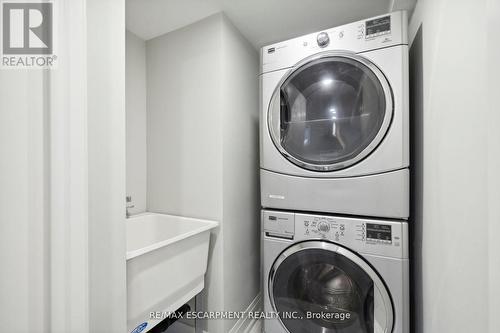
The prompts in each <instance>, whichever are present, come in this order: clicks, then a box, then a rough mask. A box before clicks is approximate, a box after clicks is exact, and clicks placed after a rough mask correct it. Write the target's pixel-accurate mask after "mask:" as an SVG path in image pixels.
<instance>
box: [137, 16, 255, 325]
mask: <svg viewBox="0 0 500 333" xmlns="http://www.w3.org/2000/svg"><path fill="white" fill-rule="evenodd" d="M146 49H147V52H146V53H147V103H148V106H147V110H148V111H147V112H148V130H147V132H148V134H147V138H148V142H147V146H148V163H147V165H148V166H147V169H148V177H147V178H148V186H147V193H148V199H147V200H148V210H150V211H154V212H162V213H168V214H175V215H184V216H194V217H201V218H208V219H214V220H217V221H220V223H221V226H220V228H219V230H218V231H217V232H215V233H213V235H212V239H211V249H210V252H211V254H210V259H209V267H208V273H207V275H206V287H205V290H204V291H203V292H202V295H200V297H198V302H197V305H198V310H209V311H216V310H230V311H243V310H245V309H246V308H247V307H248V305H249V304H250V303H251V301H252V300H253V299H254V297H255V296H256V295H257V294H258V292H259V281H260V277H259V241H258V231H259V228H260V223H259V218H258V212H259V200H258V173H257V172H258V154H257V149H258V142H257V133H258V129H257V123H258V120H257V118H258V104H257V103H258V81H257V73H258V54H257V51H256V50H255V49H253V48H252V47H251V46H250V45H249V43H248V42H247V41H246V40H245V39H244V38H243V37H242V36H241V35H240V34H239V32H238V31H237V30H236V29H235V28H234V27H233V26H232V24H231V23H230V22H229V21H228V20H227V19H226V18H225V17H224V16H223V15H222V14H216V15H213V16H211V17H208V18H206V19H204V20H202V21H199V22H196V23H194V24H192V25H189V26H187V27H185V28H182V29H179V30H176V31H174V32H171V33H168V34H165V35H163V36H160V37H157V38H154V39H152V40H149V41H147V42H146ZM233 324H234V321H222V320H221V321H215V320H210V321H205V322H202V321H198V325H197V329H199V330H200V332H201V330H205V331H208V332H210V333H216V332H217V333H221V332H227V331H229V329H230V328H231V327H232V325H233Z"/></svg>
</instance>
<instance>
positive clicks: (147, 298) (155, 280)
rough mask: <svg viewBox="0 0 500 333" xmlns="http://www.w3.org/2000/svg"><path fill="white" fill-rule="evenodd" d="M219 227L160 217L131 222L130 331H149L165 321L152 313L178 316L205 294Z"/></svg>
mask: <svg viewBox="0 0 500 333" xmlns="http://www.w3.org/2000/svg"><path fill="white" fill-rule="evenodd" d="M217 226H218V222H214V221H208V220H201V219H194V218H187V217H180V216H173V215H165V214H156V213H144V214H140V215H136V216H133V217H130V218H128V219H127V228H126V229H127V328H128V332H134V331H135V332H139V331H140V332H147V331H148V330H150V329H151V328H153V327H154V326H155V325H156V324H158V323H159V322H160V320H158V319H151V318H150V312H170V311H175V310H177V309H178V308H179V307H181V306H182V305H183V304H184V303H186V302H187V301H189V300H190V299H191V298H193V297H194V296H195V295H196V294H198V293H199V292H200V291H201V290H202V289H203V287H204V277H205V272H206V270H207V259H208V249H209V242H210V230H211V229H213V228H216V227H217ZM136 329H137V330H136Z"/></svg>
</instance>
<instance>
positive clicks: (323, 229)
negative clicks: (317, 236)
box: [318, 222, 330, 232]
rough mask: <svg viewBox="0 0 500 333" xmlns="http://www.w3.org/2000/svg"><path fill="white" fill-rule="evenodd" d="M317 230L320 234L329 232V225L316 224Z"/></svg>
mask: <svg viewBox="0 0 500 333" xmlns="http://www.w3.org/2000/svg"><path fill="white" fill-rule="evenodd" d="M318 230H319V231H321V232H329V231H330V225H329V224H328V223H324V222H321V223H320V224H318Z"/></svg>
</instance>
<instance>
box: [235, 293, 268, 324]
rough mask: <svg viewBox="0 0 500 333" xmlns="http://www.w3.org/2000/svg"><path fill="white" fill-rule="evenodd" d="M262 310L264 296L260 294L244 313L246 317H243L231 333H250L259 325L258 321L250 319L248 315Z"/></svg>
mask: <svg viewBox="0 0 500 333" xmlns="http://www.w3.org/2000/svg"><path fill="white" fill-rule="evenodd" d="M261 309H262V294H261V293H259V294H258V295H257V296H255V298H254V299H253V301H252V303H250V305H248V307H247V309H246V310H245V311H244V313H245V315H244V316H242V317H241V318H240V319H238V321H237V322H236V324H234V326H233V327H232V328H231V329H230V330H229V333H249V332H251V331H252V328H253V327H254V326H255V324H257V322H258V320H257V319H255V318H249V317H248V313H250V312H255V311H261Z"/></svg>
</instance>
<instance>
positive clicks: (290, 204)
mask: <svg viewBox="0 0 500 333" xmlns="http://www.w3.org/2000/svg"><path fill="white" fill-rule="evenodd" d="M260 86H261V104H260V108H261V112H260V116H261V122H260V124H261V125H260V151H261V155H260V176H261V205H262V215H261V216H262V263H263V267H262V273H263V299H264V310H265V311H266V312H269V313H270V312H275V313H277V314H278V316H277V317H275V318H272V319H267V320H265V322H264V328H263V329H264V332H265V333H302V332H309V333H316V332H317V333H320V332H321V333H334V332H339V333H375V332H376V333H408V332H409V276H408V275H409V262H408V241H409V239H408V223H407V221H408V216H409V191H410V189H409V111H408V103H409V96H408V38H407V15H406V12H393V13H390V14H386V15H381V16H377V17H374V18H370V19H366V20H362V21H359V22H354V23H350V24H347V25H344V26H340V27H336V28H332V29H327V30H324V31H321V32H317V33H312V34H309V35H306V36H302V37H298V38H294V39H290V40H287V41H284V42H280V43H276V44H273V45H269V46H266V47H264V48H262V50H261V74H260Z"/></svg>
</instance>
